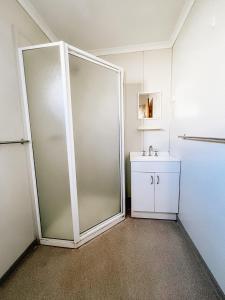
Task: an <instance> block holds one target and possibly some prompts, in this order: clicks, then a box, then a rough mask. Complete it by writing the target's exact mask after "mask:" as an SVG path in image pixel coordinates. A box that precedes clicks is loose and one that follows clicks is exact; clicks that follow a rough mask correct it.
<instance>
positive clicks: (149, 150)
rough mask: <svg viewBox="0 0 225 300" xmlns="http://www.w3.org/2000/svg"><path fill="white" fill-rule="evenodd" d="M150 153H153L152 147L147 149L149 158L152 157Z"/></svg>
mask: <svg viewBox="0 0 225 300" xmlns="http://www.w3.org/2000/svg"><path fill="white" fill-rule="evenodd" d="M152 151H153V147H152V145H150V146H149V148H148V155H149V156H152Z"/></svg>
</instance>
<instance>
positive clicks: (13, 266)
mask: <svg viewBox="0 0 225 300" xmlns="http://www.w3.org/2000/svg"><path fill="white" fill-rule="evenodd" d="M38 244H39V243H38V241H37V240H34V241H33V242H32V243H31V244H30V245H29V246H28V247H27V248H26V249H25V250H24V252H23V253H22V254H21V255H20V256H19V257H18V258H17V260H16V261H15V262H14V263H13V264H12V266H11V267H10V268H9V269H8V270H7V271H6V272H5V273H4V274H3V275H2V277H1V278H0V285H1V284H2V283H3V282H4V281H5V280H6V279H7V278H8V277H9V276H10V274H11V273H12V272H13V271H15V269H16V268H17V267H18V266H19V265H20V263H21V262H22V261H23V259H24V257H25V256H27V255H28V254H29V253H30V252H31V251H32V250H33V249H34V247H35V246H36V245H38Z"/></svg>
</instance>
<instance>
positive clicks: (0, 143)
mask: <svg viewBox="0 0 225 300" xmlns="http://www.w3.org/2000/svg"><path fill="white" fill-rule="evenodd" d="M29 142H30V141H29V140H24V139H21V140H19V141H0V145H8V144H21V145H23V144H26V143H29Z"/></svg>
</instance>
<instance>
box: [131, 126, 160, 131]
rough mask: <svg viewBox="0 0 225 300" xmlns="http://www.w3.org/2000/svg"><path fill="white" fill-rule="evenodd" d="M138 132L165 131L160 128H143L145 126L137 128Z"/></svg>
mask: <svg viewBox="0 0 225 300" xmlns="http://www.w3.org/2000/svg"><path fill="white" fill-rule="evenodd" d="M137 130H142V131H148V130H154V131H156V130H164V129H163V128H160V127H143V126H140V127H138V128H137Z"/></svg>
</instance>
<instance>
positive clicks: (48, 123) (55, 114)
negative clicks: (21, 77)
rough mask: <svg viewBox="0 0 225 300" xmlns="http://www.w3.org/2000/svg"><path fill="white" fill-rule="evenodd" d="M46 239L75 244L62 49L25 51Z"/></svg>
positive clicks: (25, 68)
mask: <svg viewBox="0 0 225 300" xmlns="http://www.w3.org/2000/svg"><path fill="white" fill-rule="evenodd" d="M23 62H24V71H25V81H26V90H27V102H28V107H29V117H30V127H31V135H32V145H33V154H34V163H35V173H36V183H37V193H38V202H39V212H40V224H41V231H42V237H44V238H54V239H63V240H73V226H72V214H71V199H70V197H71V196H70V185H69V171H68V157H67V144H66V125H65V109H64V101H63V75H62V62H61V59H60V48H59V47H58V46H52V47H43V48H38V49H31V50H25V51H23Z"/></svg>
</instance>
